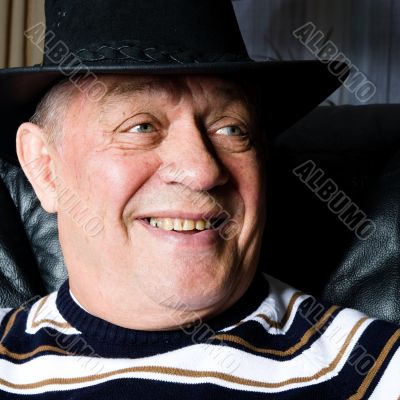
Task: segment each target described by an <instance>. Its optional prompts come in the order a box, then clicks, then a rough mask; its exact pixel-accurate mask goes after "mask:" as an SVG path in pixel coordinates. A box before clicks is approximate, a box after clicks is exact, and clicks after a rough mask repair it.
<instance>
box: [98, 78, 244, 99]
mask: <svg viewBox="0 0 400 400" xmlns="http://www.w3.org/2000/svg"><path fill="white" fill-rule="evenodd" d="M100 79H101V81H102V82H103V83H104V84H105V86H106V88H107V90H106V91H105V95H104V96H103V97H102V99H101V103H102V104H105V103H107V102H109V101H113V100H115V99H121V98H122V99H124V98H133V97H139V96H140V97H141V98H154V97H156V98H160V97H165V98H167V99H168V100H169V101H171V102H178V101H179V100H180V99H181V98H182V97H188V98H192V99H194V98H196V99H204V100H208V101H210V100H213V101H214V102H219V103H232V102H243V103H245V102H248V95H247V93H246V90H245V88H244V86H243V85H242V84H241V83H240V82H238V81H235V80H233V79H227V78H223V77H220V76H215V75H179V76H178V75H154V76H152V75H150V76H132V75H122V76H116V75H112V76H101V77H100Z"/></svg>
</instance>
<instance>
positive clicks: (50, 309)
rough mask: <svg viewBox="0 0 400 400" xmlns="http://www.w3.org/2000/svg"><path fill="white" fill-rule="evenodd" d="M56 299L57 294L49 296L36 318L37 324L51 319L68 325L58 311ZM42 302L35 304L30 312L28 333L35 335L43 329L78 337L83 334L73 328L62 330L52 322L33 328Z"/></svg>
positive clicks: (26, 330) (27, 326)
mask: <svg viewBox="0 0 400 400" xmlns="http://www.w3.org/2000/svg"><path fill="white" fill-rule="evenodd" d="M56 299H57V292H53V293H51V294H50V295H49V296H48V298H47V300H46V302H45V304H44V306H43V307H42V308H41V310H40V311H39V313H38V315H37V316H36V322H38V321H41V320H45V319H49V320H53V321H56V322H57V323H60V324H66V323H67V321H66V320H65V319H64V318H63V316H62V315H61V314H60V312H59V311H58V309H57V305H56ZM41 301H42V299H40V300H38V301H37V302H35V303H34V304H33V305H32V307H31V309H30V311H29V314H28V318H27V321H26V329H25V332H26V333H29V334H31V335H33V334H35V333H36V332H37V331H38V330H39V329H43V328H52V329H55V330H57V331H59V332H61V333H63V334H65V335H78V334H80V333H81V332H80V331H78V330H77V329H75V328H73V327H71V328H60V327H58V326H57V325H54V324H52V323H51V322H47V321H45V322H42V323H40V324H39V325H38V326H36V327H33V326H32V324H33V322H34V321H33V320H34V316H35V314H36V311H37V309H38V308H39V305H40V303H41Z"/></svg>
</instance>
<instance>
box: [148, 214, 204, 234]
mask: <svg viewBox="0 0 400 400" xmlns="http://www.w3.org/2000/svg"><path fill="white" fill-rule="evenodd" d="M149 220H150V221H149V222H150V225H151V226H154V227H157V228H161V229H164V230H166V231H172V230H175V231H192V230H194V229H196V230H198V231H203V230H205V229H210V228H212V225H211V222H210V221H208V220H207V221H206V220H204V219H199V220H192V219H181V218H155V217H151V218H149Z"/></svg>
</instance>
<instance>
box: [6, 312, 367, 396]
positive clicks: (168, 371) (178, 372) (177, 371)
mask: <svg viewBox="0 0 400 400" xmlns="http://www.w3.org/2000/svg"><path fill="white" fill-rule="evenodd" d="M367 319H368V317H364V318H362V319H360V320H359V321H358V322H357V323H356V324H355V325H354V326H353V328H352V330H351V331H350V333H349V334H348V335H347V338H346V341H345V343H344V344H343V346H342V348H341V349H340V351H339V352H338V354H337V355H336V357H335V359H334V360H333V361H332V362H331V363H330V364H329V366H327V367H325V368H322V369H321V370H320V371H319V372H317V373H315V374H314V375H311V376H307V377H298V378H291V379H287V380H285V381H281V382H275V383H271V382H262V381H255V380H252V379H243V378H239V377H237V376H233V375H229V374H225V373H222V372H215V371H192V370H185V369H181V368H168V367H156V366H147V367H130V368H122V369H119V370H116V371H110V372H105V373H103V374H97V375H89V376H85V377H77V378H52V379H45V380H42V381H39V382H34V383H23V384H17V383H12V382H8V381H6V380H5V379H0V384H2V385H4V386H7V387H9V388H12V389H37V388H41V387H43V386H48V385H71V384H80V383H87V382H93V381H97V380H100V379H105V378H110V377H113V376H117V375H121V374H126V373H139V372H149V373H156V374H165V375H175V376H185V377H189V378H216V379H221V380H223V381H226V382H231V383H236V384H240V385H244V386H253V387H258V388H269V389H272V388H274V389H276V388H282V387H283V386H287V385H290V384H293V383H307V382H311V381H313V380H315V379H318V378H321V377H322V376H324V375H326V374H328V373H329V372H331V371H333V370H334V369H335V368H336V366H337V365H338V364H339V362H340V360H341V358H342V357H343V354H344V352H345V351H346V349H347V347H348V346H349V344H350V342H351V340H352V338H353V337H354V335H355V334H356V332H357V330H358V329H359V328H360V326H361V325H362V323H363V322H365V321H366V320H367Z"/></svg>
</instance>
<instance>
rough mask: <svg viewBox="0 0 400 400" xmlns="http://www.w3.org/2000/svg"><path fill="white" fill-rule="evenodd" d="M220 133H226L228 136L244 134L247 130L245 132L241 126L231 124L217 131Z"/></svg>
mask: <svg viewBox="0 0 400 400" xmlns="http://www.w3.org/2000/svg"><path fill="white" fill-rule="evenodd" d="M216 133H217V134H218V135H226V136H244V135H246V132H244V131H243V130H242V129H241V128H240V127H239V126H236V125H231V126H224V127H223V128H220V129H218V130H217V131H216Z"/></svg>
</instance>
